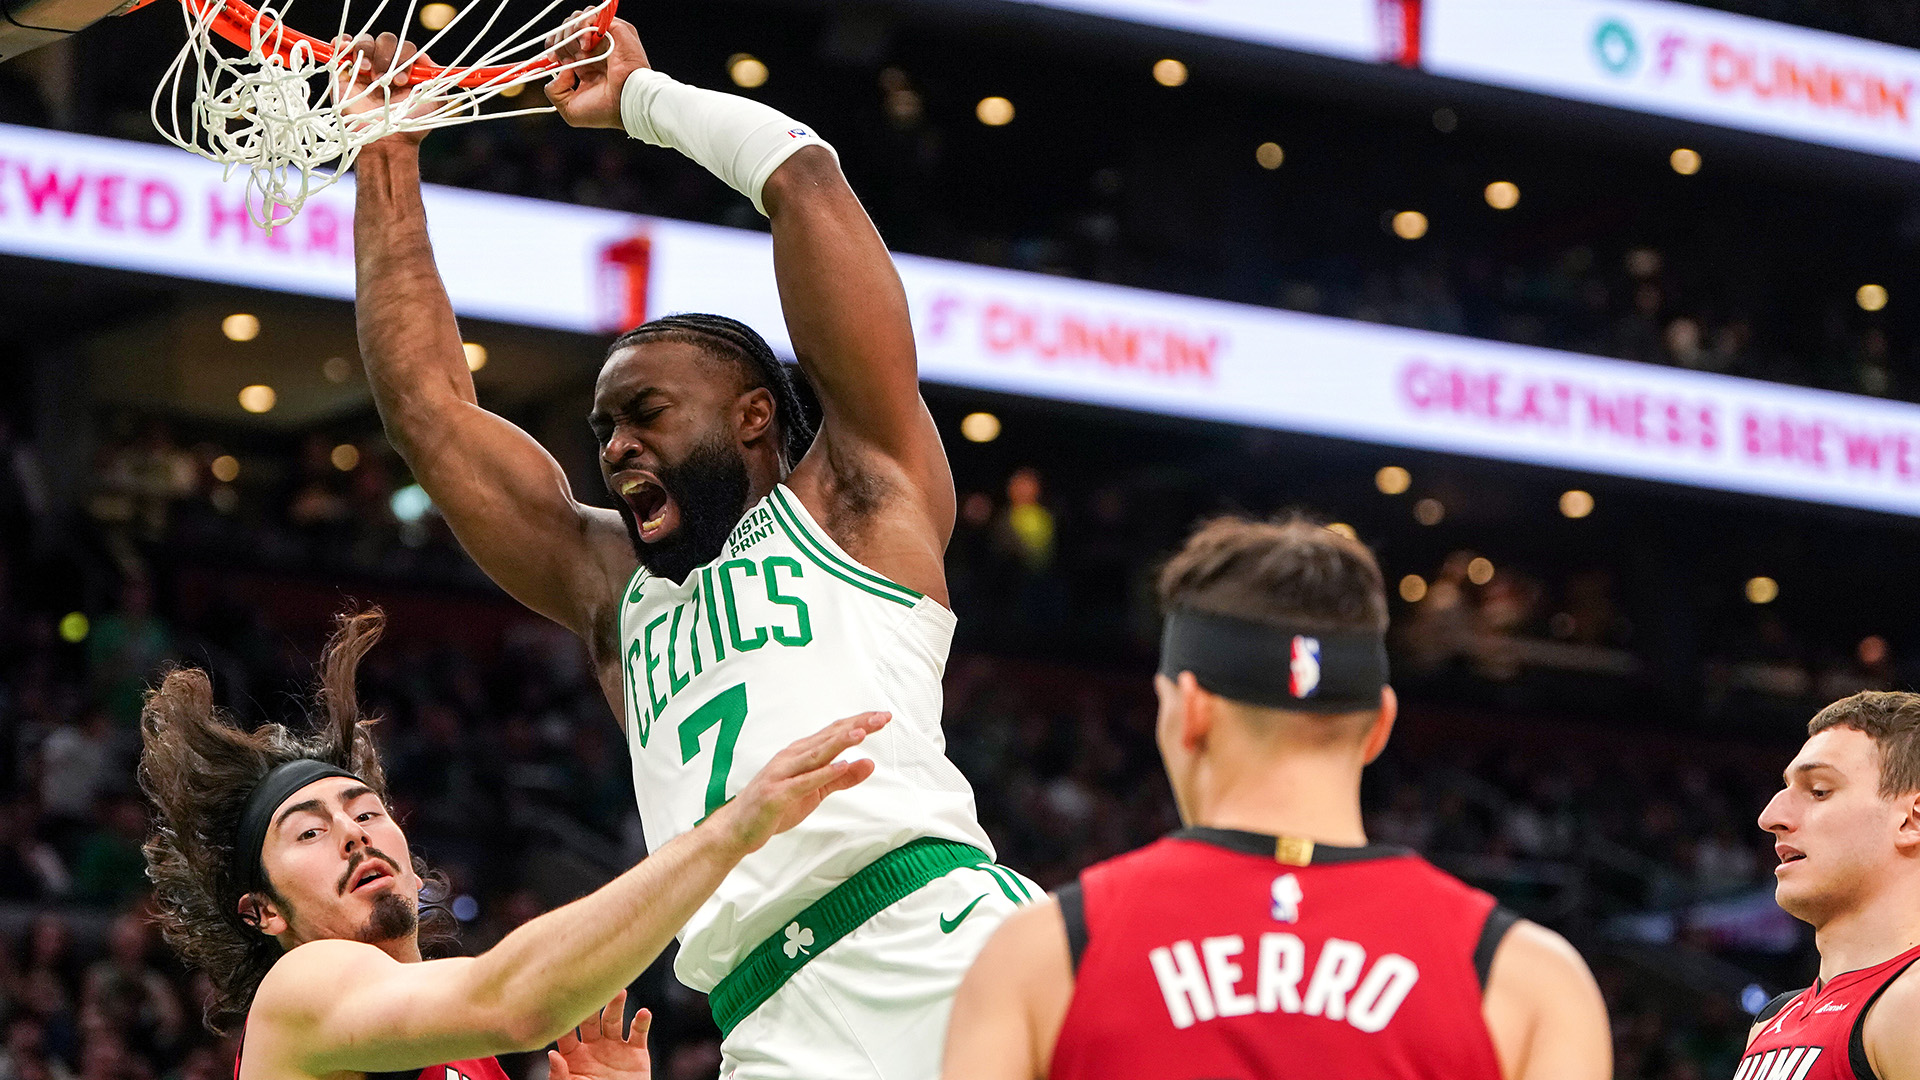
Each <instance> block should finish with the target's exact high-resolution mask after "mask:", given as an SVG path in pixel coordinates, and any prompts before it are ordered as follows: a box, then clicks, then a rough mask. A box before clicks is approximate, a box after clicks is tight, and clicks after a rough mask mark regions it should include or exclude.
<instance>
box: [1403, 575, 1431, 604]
mask: <svg viewBox="0 0 1920 1080" xmlns="http://www.w3.org/2000/svg"><path fill="white" fill-rule="evenodd" d="M1426 598H1427V579H1426V578H1423V577H1421V576H1420V575H1419V574H1408V575H1407V576H1406V577H1403V578H1401V579H1400V599H1402V600H1405V601H1406V602H1407V603H1409V604H1417V603H1419V602H1420V601H1422V600H1425V599H1426Z"/></svg>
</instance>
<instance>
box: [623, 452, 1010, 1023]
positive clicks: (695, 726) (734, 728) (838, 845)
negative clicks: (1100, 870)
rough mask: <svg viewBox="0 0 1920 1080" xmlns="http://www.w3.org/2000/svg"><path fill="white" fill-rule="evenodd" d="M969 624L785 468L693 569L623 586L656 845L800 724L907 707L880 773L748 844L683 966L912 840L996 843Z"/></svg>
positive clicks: (708, 908) (737, 952)
mask: <svg viewBox="0 0 1920 1080" xmlns="http://www.w3.org/2000/svg"><path fill="white" fill-rule="evenodd" d="M953 627H954V617H953V613H952V612H950V611H948V610H947V609H946V608H945V607H943V606H941V605H940V603H939V602H937V601H935V600H933V599H931V598H929V597H926V596H923V595H921V594H920V593H917V592H915V591H913V590H911V589H908V588H906V587H905V586H902V585H899V584H896V583H894V582H892V581H889V580H887V579H886V578H885V577H882V576H881V575H879V574H877V573H874V572H873V571H872V570H870V569H868V568H867V567H864V566H862V565H861V564H860V563H858V562H857V561H855V560H854V559H853V558H852V557H850V556H849V555H848V554H847V553H846V552H845V551H844V550H842V549H841V548H840V546H839V544H837V543H835V542H834V540H833V539H832V538H831V537H830V536H828V535H827V533H826V530H824V529H822V528H820V526H819V525H818V524H817V523H815V521H814V520H813V517H812V515H811V514H809V513H808V512H807V510H806V508H805V507H804V506H802V505H801V503H800V500H799V498H797V497H796V496H795V495H794V494H793V493H792V492H791V491H789V490H788V489H787V488H786V487H785V486H784V485H775V487H774V489H773V491H772V493H770V494H769V495H767V497H766V498H764V499H762V500H760V501H759V502H758V503H756V504H755V505H754V506H753V507H751V508H750V509H749V510H748V511H747V513H746V514H745V515H744V516H743V517H742V518H741V520H740V523H739V524H738V525H737V526H736V527H735V528H734V530H733V533H732V535H731V536H729V537H728V539H727V543H726V546H725V547H724V548H723V549H722V551H721V553H720V555H719V556H718V557H716V558H715V559H714V560H713V561H711V562H709V563H707V564H706V565H705V566H702V567H699V568H698V569H696V570H694V571H693V572H692V573H690V574H688V575H687V578H686V580H685V581H683V582H679V583H675V582H673V581H669V580H666V579H664V578H658V577H655V576H653V575H652V574H649V573H648V572H647V571H646V570H645V569H644V568H643V569H641V570H638V571H636V572H635V573H634V576H633V579H632V581H631V582H630V584H629V585H628V588H627V591H626V593H625V595H624V596H623V597H622V598H621V602H620V642H621V648H622V653H621V655H622V679H623V689H624V697H625V706H626V708H625V712H626V717H625V726H626V731H627V744H628V748H629V750H630V751H631V752H632V757H633V784H634V795H635V797H636V799H637V800H638V802H639V805H640V818H641V823H642V825H643V826H644V828H645V831H646V838H647V845H648V847H649V848H650V849H652V848H658V847H659V845H661V844H663V843H665V842H666V841H668V840H670V839H672V838H673V837H675V836H678V835H679V834H681V833H683V832H686V831H687V830H688V829H691V828H693V826H694V825H696V824H697V823H699V822H700V821H701V820H702V819H703V818H705V817H706V816H707V815H708V814H710V813H712V812H713V811H714V810H715V809H716V808H718V807H719V806H720V805H721V804H722V803H723V802H725V801H726V800H727V799H729V798H731V797H732V796H733V795H734V794H735V793H736V792H737V791H739V789H740V787H741V786H742V785H744V784H745V783H746V782H747V780H748V779H749V778H751V777H752V776H753V775H754V773H755V772H757V771H759V769H760V768H761V767H762V766H764V765H766V763H767V762H768V761H770V760H771V759H772V758H773V756H774V754H776V753H778V752H779V751H780V750H782V749H784V748H785V747H786V746H787V745H789V744H790V743H792V742H793V741H794V740H796V739H799V738H801V737H803V736H805V735H809V734H812V733H813V732H815V731H818V730H819V729H820V728H822V727H825V726H826V725H827V724H829V723H831V722H832V721H834V720H838V719H840V718H842V717H846V716H852V715H854V714H856V713H862V712H868V711H886V712H890V713H892V714H893V720H892V722H891V723H890V724H888V725H887V726H886V727H885V728H882V729H881V730H880V731H879V732H877V733H875V734H874V735H872V736H870V737H869V738H868V739H867V741H866V742H865V743H863V744H862V745H861V746H860V747H859V748H857V750H856V751H854V753H857V754H859V755H861V756H866V757H871V758H873V759H874V762H875V766H876V767H875V770H874V774H873V775H872V776H871V777H869V778H868V779H867V780H866V781H864V782H863V783H861V784H858V785H856V786H855V787H853V788H850V789H848V790H846V791H842V792H838V793H835V794H834V795H833V796H832V797H830V798H828V799H827V800H826V802H825V803H823V804H822V805H821V807H820V808H819V809H818V810H816V811H814V813H813V814H812V815H811V816H809V817H808V818H807V819H806V820H805V821H803V822H801V823H800V824H799V825H798V826H796V827H795V828H793V829H791V830H789V831H788V832H785V833H782V834H781V835H779V836H776V837H774V838H773V839H772V840H771V841H769V842H768V844H767V845H766V847H764V848H762V849H761V850H760V851H757V852H755V853H754V854H752V855H750V856H748V857H747V859H746V860H744V861H743V862H742V863H741V864H740V866H739V867H738V868H737V869H736V870H734V872H733V873H732V874H730V875H728V876H727V879H726V881H725V882H723V883H722V884H721V886H720V889H719V891H717V892H716V893H715V894H714V896H713V897H712V898H711V899H709V900H708V901H707V902H706V904H704V905H702V907H701V908H700V910H699V912H698V913H696V914H695V915H694V917H693V919H692V920H691V921H690V922H689V923H688V924H687V926H686V928H685V929H683V930H682V931H681V934H680V941H681V950H680V956H679V959H678V961H677V963H676V964H675V970H676V972H677V974H678V975H679V976H680V979H681V981H682V982H685V983H686V984H687V985H689V986H692V987H694V988H695V989H697V990H702V991H706V990H709V989H711V988H712V987H713V985H714V984H715V983H717V982H718V981H719V980H720V979H721V977H723V976H724V975H726V973H727V972H728V971H730V970H731V969H732V967H733V965H734V964H735V963H737V962H738V961H739V959H740V958H741V957H742V956H743V955H744V954H745V953H746V952H747V951H748V950H750V949H752V948H753V947H754V946H755V945H756V944H758V943H759V942H760V941H761V940H763V939H764V938H766V937H768V936H769V935H771V934H774V933H777V932H779V931H780V929H781V928H782V926H783V925H784V924H785V923H786V922H787V921H788V920H789V919H791V918H792V917H793V916H794V915H795V914H797V913H798V912H800V911H801V910H803V909H804V908H806V907H807V905H809V904H811V903H812V902H813V901H815V900H817V899H819V898H820V897H822V896H824V895H825V894H826V893H827V892H828V891H829V890H831V889H832V888H833V887H834V886H835V885H837V884H838V883H840V882H842V881H844V880H846V879H847V878H848V877H849V876H851V875H852V874H853V873H854V872H855V871H857V870H859V869H860V868H862V867H864V866H866V865H867V864H868V863H871V862H872V861H873V860H875V859H877V858H879V857H880V856H881V855H884V854H886V853H887V852H889V851H891V850H893V849H894V848H897V847H899V846H900V845H902V844H905V843H907V842H909V841H912V840H915V839H918V838H920V837H936V838H941V839H947V840H955V841H959V842H962V843H967V844H972V845H974V846H975V847H978V848H980V849H981V850H983V851H986V852H988V853H989V855H990V854H991V852H992V850H993V849H992V846H991V844H990V842H989V841H988V840H987V837H986V834H985V832H984V831H982V830H981V828H980V825H979V823H978V821H977V820H976V814H975V810H974V801H973V790H972V788H971V787H969V786H968V784H967V781H966V779H965V778H964V777H963V776H961V774H960V771H959V770H958V769H956V768H954V766H953V764H952V763H951V762H949V761H948V760H947V758H946V739H945V737H944V735H943V734H942V732H941V729H940V709H941V702H942V692H941V685H940V680H941V676H942V674H943V673H944V671H945V668H946V661H947V652H948V649H949V648H950V646H951V644H952V641H953Z"/></svg>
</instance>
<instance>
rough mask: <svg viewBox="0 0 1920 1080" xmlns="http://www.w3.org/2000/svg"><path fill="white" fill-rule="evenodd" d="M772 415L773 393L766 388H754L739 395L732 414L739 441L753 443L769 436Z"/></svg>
mask: <svg viewBox="0 0 1920 1080" xmlns="http://www.w3.org/2000/svg"><path fill="white" fill-rule="evenodd" d="M774 413H775V408H774V402H773V392H772V391H771V390H768V389H767V388H766V387H764V386H756V387H754V388H752V389H750V390H748V391H746V392H745V393H743V394H741V395H740V400H739V405H738V408H737V409H736V411H735V414H734V415H735V423H736V424H738V425H739V431H738V434H739V437H740V441H741V442H743V443H750V442H755V441H757V440H759V439H762V438H765V437H766V436H767V435H768V434H770V433H771V432H772V431H773V418H774Z"/></svg>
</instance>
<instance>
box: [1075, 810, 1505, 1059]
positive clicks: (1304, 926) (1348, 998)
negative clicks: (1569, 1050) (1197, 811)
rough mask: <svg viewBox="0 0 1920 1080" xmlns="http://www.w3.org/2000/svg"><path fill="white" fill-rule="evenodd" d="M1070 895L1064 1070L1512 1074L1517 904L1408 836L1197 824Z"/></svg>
mask: <svg viewBox="0 0 1920 1080" xmlns="http://www.w3.org/2000/svg"><path fill="white" fill-rule="evenodd" d="M1058 896H1059V900H1060V909H1061V916H1062V918H1063V919H1064V920H1065V921H1066V924H1067V943H1068V947H1069V951H1070V952H1071V954H1072V956H1073V961H1074V991H1073V1000H1072V1003H1071V1004H1070V1005H1069V1006H1068V1007H1067V1015H1066V1019H1065V1021H1064V1022H1063V1023H1062V1025H1061V1029H1060V1038H1059V1041H1058V1042H1057V1043H1056V1045H1055V1047H1054V1052H1053V1062H1052V1065H1051V1067H1050V1070H1049V1076H1050V1077H1051V1078H1052V1080H1259V1078H1265V1077H1279V1076H1304V1075H1307V1073H1306V1072H1304V1071H1303V1070H1312V1074H1313V1075H1314V1076H1315V1077H1316V1080H1500V1064H1499V1060H1498V1059H1497V1057H1496V1056H1495V1054H1494V1049H1493V1038H1492V1036H1491V1035H1489V1034H1488V1032H1487V1025H1486V1021H1485V1019H1484V1018H1483V1017H1482V1016H1481V1012H1480V999H1481V988H1482V984H1483V983H1484V982H1485V980H1486V973H1487V969H1488V967H1489V966H1490V965H1491V964H1492V962H1493V952H1494V949H1495V948H1496V947H1497V946H1498V945H1499V943H1500V939H1501V937H1502V936H1503V935H1504V934H1505V933H1506V931H1507V929H1508V928H1510V927H1511V926H1512V925H1513V923H1514V922H1515V921H1516V920H1515V918H1514V916H1513V915H1512V914H1511V913H1509V912H1506V911H1505V910H1503V909H1500V908H1497V907H1496V906H1495V905H1494V902H1493V898H1492V897H1491V896H1488V895H1487V894H1486V893H1483V892H1480V891H1479V890H1477V889H1472V888H1469V887H1468V886H1466V885H1465V884H1463V883H1461V882H1460V881H1458V880H1455V879H1454V878H1452V877H1449V876H1448V875H1446V874H1444V873H1442V872H1441V871H1439V870H1438V869H1436V868H1434V866H1433V865H1432V864H1430V863H1428V862H1427V861H1426V860H1424V859H1422V858H1420V857H1419V856H1417V855H1415V854H1413V853H1412V852H1410V851H1407V850H1405V849H1401V848H1390V847H1361V848H1342V847H1331V846H1328V845H1325V844H1320V845H1315V844H1313V843H1312V842H1310V841H1305V840H1297V839H1293V838H1288V837H1273V836H1265V835H1262V834H1259V833H1250V832H1235V831H1231V830H1225V829H1202V828H1192V829H1184V830H1182V831H1180V832H1177V833H1174V834H1173V835H1172V836H1169V837H1167V838H1165V839H1162V840H1160V841H1158V842H1156V843H1153V844H1150V845H1148V846H1147V847H1144V848H1141V849H1140V850H1138V851H1135V852H1131V853H1129V854H1126V855H1122V856H1120V857H1119V858H1117V859H1113V860H1110V861H1108V862H1104V863H1100V864H1099V865H1097V866H1092V867H1089V868H1088V869H1087V870H1086V871H1085V872H1084V873H1082V874H1081V875H1080V880H1079V882H1078V883H1077V884H1074V885H1069V886H1067V887H1066V888H1064V889H1062V890H1060V892H1059V894H1058Z"/></svg>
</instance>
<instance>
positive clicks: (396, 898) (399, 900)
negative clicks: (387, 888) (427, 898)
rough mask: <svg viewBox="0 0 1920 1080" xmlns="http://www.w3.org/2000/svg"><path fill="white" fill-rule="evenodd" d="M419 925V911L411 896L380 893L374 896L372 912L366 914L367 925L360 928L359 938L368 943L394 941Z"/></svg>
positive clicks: (405, 935) (375, 943)
mask: <svg viewBox="0 0 1920 1080" xmlns="http://www.w3.org/2000/svg"><path fill="white" fill-rule="evenodd" d="M419 926H420V912H419V910H418V906H417V905H416V903H415V902H414V899H413V897H411V896H402V895H400V894H399V893H396V892H387V893H382V894H381V895H380V896H377V897H375V898H374V901H373V913H372V914H370V915H368V916H367V925H366V926H364V927H362V928H361V929H360V940H361V941H363V942H365V943H366V944H368V945H377V944H379V943H380V942H382V941H396V940H398V939H400V938H404V937H407V936H409V935H411V934H412V933H413V932H414V931H415V930H416V929H418V928H419Z"/></svg>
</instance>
